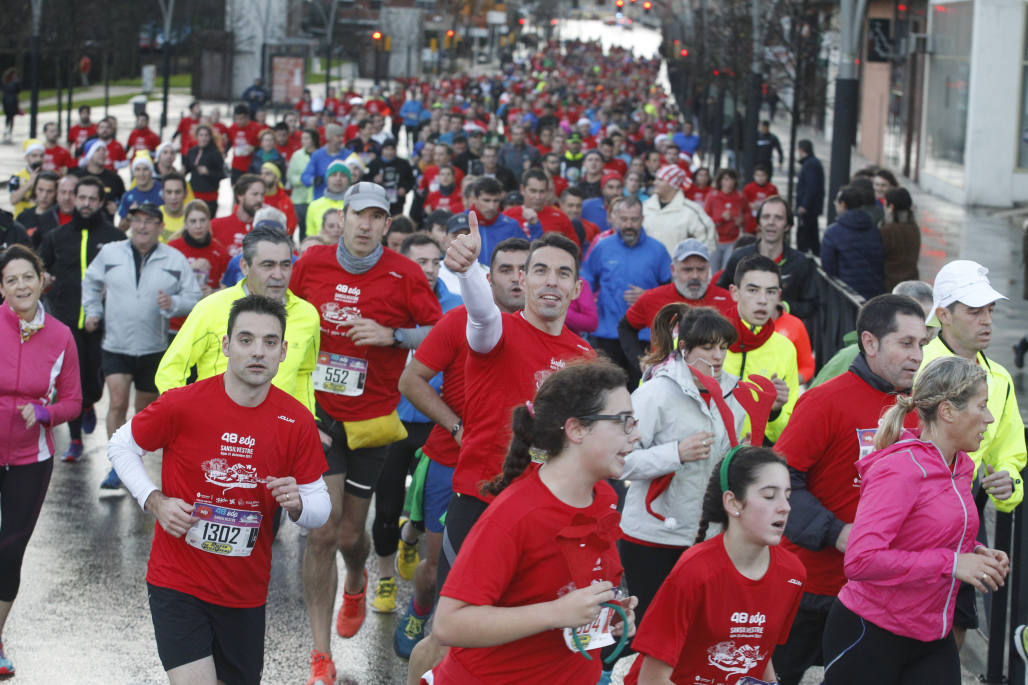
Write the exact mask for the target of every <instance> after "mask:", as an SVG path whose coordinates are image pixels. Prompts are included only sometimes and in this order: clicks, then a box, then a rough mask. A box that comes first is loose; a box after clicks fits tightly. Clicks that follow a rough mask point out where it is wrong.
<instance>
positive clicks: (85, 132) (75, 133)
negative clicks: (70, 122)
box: [68, 124, 96, 154]
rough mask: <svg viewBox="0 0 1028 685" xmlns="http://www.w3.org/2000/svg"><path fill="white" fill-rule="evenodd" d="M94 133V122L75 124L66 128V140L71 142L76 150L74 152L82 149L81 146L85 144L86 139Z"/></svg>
mask: <svg viewBox="0 0 1028 685" xmlns="http://www.w3.org/2000/svg"><path fill="white" fill-rule="evenodd" d="M95 135H96V124H89V125H88V126H83V125H82V124H75V125H74V126H72V127H71V128H69V129H68V142H69V143H71V146H72V148H73V149H74V150H75V151H76V154H78V152H80V151H81V150H82V146H83V145H85V143H86V141H87V140H89V139H90V138H92V137H94V136H95Z"/></svg>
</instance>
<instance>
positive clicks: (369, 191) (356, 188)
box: [343, 181, 389, 213]
mask: <svg viewBox="0 0 1028 685" xmlns="http://www.w3.org/2000/svg"><path fill="white" fill-rule="evenodd" d="M343 203H344V204H345V205H346V206H347V207H351V208H353V211H355V212H362V211H364V210H365V209H367V208H368V207H378V208H379V209H381V210H382V211H384V212H386V213H388V212H389V198H387V197H386V191H385V188H383V187H382V186H380V185H378V184H377V183H371V182H370V181H361V182H360V183H354V184H353V185H352V186H350V188H349V190H347V191H346V195H344V196H343Z"/></svg>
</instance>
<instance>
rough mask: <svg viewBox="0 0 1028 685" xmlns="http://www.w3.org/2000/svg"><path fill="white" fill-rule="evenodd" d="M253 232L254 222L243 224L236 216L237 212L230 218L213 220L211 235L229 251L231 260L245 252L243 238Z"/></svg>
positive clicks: (222, 217)
mask: <svg viewBox="0 0 1028 685" xmlns="http://www.w3.org/2000/svg"><path fill="white" fill-rule="evenodd" d="M252 230H253V222H252V221H247V222H243V221H240V220H239V217H237V216H236V210H235V209H233V210H232V213H231V214H229V215H228V216H220V217H218V218H217V219H211V235H213V236H214V239H215V240H217V241H218V242H219V243H221V244H222V246H224V248H225V249H226V250H228V256H229V259H231V258H232V257H235V256H236V255H237V254H239V253H240V252H242V251H243V238H245V237H246V234H247V233H249V232H250V231H252Z"/></svg>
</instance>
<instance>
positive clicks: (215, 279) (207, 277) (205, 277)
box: [168, 237, 229, 331]
mask: <svg viewBox="0 0 1028 685" xmlns="http://www.w3.org/2000/svg"><path fill="white" fill-rule="evenodd" d="M168 247H173V248H175V249H176V250H178V251H179V252H181V253H182V254H184V255H185V256H186V260H187V261H188V262H189V266H191V267H192V268H193V275H194V276H196V280H197V283H199V285H200V288H201V289H202V288H203V287H204V286H205V285H206V286H208V287H209V288H211V289H212V290H217V289H218V285H219V284H220V283H221V277H222V276H224V275H225V268H226V267H228V259H229V257H228V251H227V250H226V249H225V248H224V246H223V245H222V244H221V243H219V242H218V241H217V240H215V239H214V238H211V242H210V243H208V244H207V246H206V247H193V246H192V245H190V244H189V243H187V242H186V239H185V238H184V237H183V238H176V239H175V240H171V241H168ZM205 262H206V263H205ZM185 320H186V317H184V316H177V317H174V318H172V319H171V321H169V322H168V325H169V326H170V327H171V330H173V331H177V330H179V329H181V328H182V324H183V323H184V322H185Z"/></svg>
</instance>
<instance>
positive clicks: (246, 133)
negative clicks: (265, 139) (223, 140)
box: [228, 121, 264, 171]
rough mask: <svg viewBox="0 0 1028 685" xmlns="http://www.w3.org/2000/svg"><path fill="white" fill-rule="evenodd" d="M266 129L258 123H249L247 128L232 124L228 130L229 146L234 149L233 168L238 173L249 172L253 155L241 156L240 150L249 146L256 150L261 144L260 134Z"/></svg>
mask: <svg viewBox="0 0 1028 685" xmlns="http://www.w3.org/2000/svg"><path fill="white" fill-rule="evenodd" d="M262 130H264V127H263V126H261V125H260V124H258V123H257V122H256V121H251V122H249V123H248V124H247V125H246V126H236V125H235V124H232V125H231V126H229V128H228V146H229V147H231V148H232V168H233V169H236V170H237V171H247V170H248V169H249V168H250V161H251V160H252V159H253V153H252V152H251V153H250V154H248V155H241V154H239V152H238V150H239V148H242V147H245V146H247V145H249V146H250V147H252V148H254V149H256V148H257V144H258V143H259V142H260V135H259V134H260V132H261V131H262Z"/></svg>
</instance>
